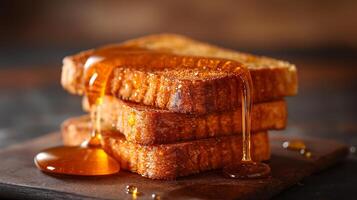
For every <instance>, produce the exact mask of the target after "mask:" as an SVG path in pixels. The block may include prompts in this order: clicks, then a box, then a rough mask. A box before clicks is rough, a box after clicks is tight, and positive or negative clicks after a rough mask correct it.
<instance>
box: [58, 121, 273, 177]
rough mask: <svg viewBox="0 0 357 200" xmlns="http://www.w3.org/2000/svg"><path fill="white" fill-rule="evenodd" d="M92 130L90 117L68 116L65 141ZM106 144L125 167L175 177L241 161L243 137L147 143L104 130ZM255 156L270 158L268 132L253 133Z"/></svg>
mask: <svg viewBox="0 0 357 200" xmlns="http://www.w3.org/2000/svg"><path fill="white" fill-rule="evenodd" d="M90 131H91V127H90V122H89V120H88V118H86V117H78V118H71V119H68V120H66V121H65V122H63V124H62V137H63V142H64V144H65V145H79V144H80V143H81V142H82V141H84V140H85V139H87V138H88V137H89V133H90ZM103 147H104V149H105V151H106V152H108V153H109V154H111V155H112V156H114V157H115V159H117V160H118V161H119V163H120V165H121V168H122V169H125V170H129V171H131V172H135V173H138V174H141V175H142V176H145V177H148V178H152V179H175V178H177V177H180V176H187V175H190V174H196V173H199V172H203V171H207V170H212V169H219V168H222V167H223V166H225V165H227V164H231V163H234V162H239V161H240V160H241V156H242V151H241V150H242V148H241V137H240V136H223V137H216V138H209V139H200V140H194V141H190V142H180V143H173V144H162V145H149V146H145V145H140V144H136V143H132V142H129V141H126V140H125V139H124V137H123V136H122V135H121V134H119V133H118V132H103ZM252 156H253V159H254V160H256V161H262V160H268V159H269V158H270V147H269V140H268V134H267V132H266V131H262V132H257V133H253V134H252Z"/></svg>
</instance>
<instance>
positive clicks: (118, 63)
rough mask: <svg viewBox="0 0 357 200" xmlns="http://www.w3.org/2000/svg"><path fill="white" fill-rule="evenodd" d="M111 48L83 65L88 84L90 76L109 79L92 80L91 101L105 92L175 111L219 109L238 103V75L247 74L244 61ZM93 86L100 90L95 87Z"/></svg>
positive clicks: (246, 78) (98, 53) (100, 52)
mask: <svg viewBox="0 0 357 200" xmlns="http://www.w3.org/2000/svg"><path fill="white" fill-rule="evenodd" d="M111 49H113V48H111ZM114 49H115V48H114ZM113 52H115V53H113ZM113 52H111V51H107V50H105V51H104V50H97V51H94V52H93V55H92V56H91V57H90V58H89V59H88V60H95V59H97V60H98V61H97V62H95V64H94V65H93V66H92V67H91V68H90V69H89V70H88V69H87V67H85V68H86V69H85V76H84V82H85V85H86V86H88V85H91V84H90V82H91V81H92V82H93V77H95V79H98V80H102V79H103V80H108V81H107V82H103V81H98V82H99V83H101V84H105V85H103V86H94V87H96V89H92V91H94V94H91V93H90V94H89V101H90V103H91V104H94V103H95V102H92V99H97V95H101V94H102V93H103V92H105V93H106V94H111V95H114V96H118V97H120V98H122V99H124V100H130V101H134V102H138V103H142V104H145V105H152V106H155V107H159V108H167V109H169V110H174V111H175V112H184V113H186V112H191V113H197V114H198V113H205V112H210V111H218V110H222V111H223V110H228V109H230V108H236V107H237V106H238V105H239V102H240V95H239V94H240V93H241V89H242V88H243V87H244V84H243V83H242V79H245V80H248V79H250V75H249V71H248V70H247V69H246V68H245V67H243V66H242V65H241V64H240V63H238V62H235V61H230V60H225V59H217V58H203V57H194V56H178V55H173V54H168V53H163V52H157V51H147V50H146V51H142V50H138V51H134V50H131V51H128V52H127V51H124V50H122V48H120V47H117V50H114V51H113ZM85 66H87V63H86V64H85ZM98 75H100V77H99V76H98ZM249 81H251V80H249ZM98 88H101V89H104V90H105V91H98ZM192 88H194V90H192ZM212 89H214V90H216V92H217V93H219V95H218V98H213V96H212V97H209V94H210V93H211V92H212V91H211V90H212ZM86 91H88V88H86ZM204 94H205V95H204ZM93 95H94V97H92V96H93ZM212 95H214V96H216V95H215V94H212ZM203 105H205V106H203ZM207 109H208V110H207Z"/></svg>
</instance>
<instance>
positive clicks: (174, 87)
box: [61, 35, 297, 113]
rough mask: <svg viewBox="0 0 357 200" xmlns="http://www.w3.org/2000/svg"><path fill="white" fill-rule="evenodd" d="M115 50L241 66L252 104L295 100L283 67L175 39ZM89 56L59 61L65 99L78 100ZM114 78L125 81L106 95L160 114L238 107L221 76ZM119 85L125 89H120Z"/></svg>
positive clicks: (293, 82) (292, 71) (235, 85)
mask: <svg viewBox="0 0 357 200" xmlns="http://www.w3.org/2000/svg"><path fill="white" fill-rule="evenodd" d="M120 45H122V46H137V47H140V48H145V49H150V50H159V51H165V52H168V53H173V54H177V55H185V56H203V57H216V58H224V59H230V60H234V61H238V62H241V63H243V64H244V65H245V66H247V67H248V69H249V70H250V73H251V76H252V80H253V85H254V88H253V99H254V101H255V102H262V101H271V100H275V99H280V98H282V97H284V96H289V95H295V94H296V92H297V73H296V68H295V66H294V65H291V64H289V63H287V62H283V61H278V60H274V59H270V58H266V57H257V56H252V55H250V54H243V53H239V52H235V51H231V50H226V49H222V48H219V47H215V46H212V45H208V44H205V43H202V42H198V41H194V40H191V39H189V38H186V37H183V36H179V35H154V36H147V37H143V38H139V39H135V40H130V41H128V42H125V43H123V44H120ZM93 52H94V51H93V50H88V51H84V52H81V53H79V54H76V55H74V56H69V57H66V58H64V60H63V69H62V79H61V83H62V85H63V87H64V88H66V89H67V90H68V91H70V92H71V93H74V94H79V95H82V94H83V65H84V63H85V61H86V60H87V58H88V57H89V56H91V55H92V54H93ZM116 73H118V74H120V77H124V79H125V80H120V81H119V80H117V79H115V78H114V79H113V80H112V83H111V85H112V88H111V94H112V95H115V96H118V97H120V98H122V99H126V100H130V101H134V102H138V103H141V104H145V105H150V106H155V107H157V108H161V109H167V110H171V111H174V112H181V113H208V112H216V111H225V110H230V109H233V108H236V107H237V106H238V105H239V103H240V98H239V95H240V92H241V89H240V88H241V84H240V81H237V79H236V78H234V77H229V76H223V77H220V78H218V79H209V77H207V79H206V80H204V81H202V80H199V81H193V80H188V81H173V80H170V79H166V78H165V76H161V75H157V74H151V75H150V76H149V74H146V73H143V72H140V71H139V72H132V71H128V72H126V73H124V72H123V71H117V72H116ZM114 77H115V76H114ZM133 77H139V78H140V83H141V85H140V87H133V86H134V85H135V78H133ZM123 82H125V83H126V84H122V83H123ZM128 86H131V87H128ZM178 88H180V91H178ZM178 94H179V95H178ZM178 97H179V98H178Z"/></svg>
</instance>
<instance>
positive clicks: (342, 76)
mask: <svg viewBox="0 0 357 200" xmlns="http://www.w3.org/2000/svg"><path fill="white" fill-rule="evenodd" d="M162 32H171V33H179V34H184V35H187V36H191V37H193V38H196V39H200V40H204V41H207V42H211V43H214V44H217V45H221V46H225V47H228V48H232V49H235V50H240V51H247V52H250V53H255V54H258V55H267V56H272V57H276V58H279V59H284V60H288V61H290V62H292V63H294V64H296V65H297V67H298V71H299V95H298V96H296V97H290V98H287V100H288V103H289V126H288V128H287V130H286V131H284V134H291V135H307V136H313V137H323V138H330V139H336V140H339V141H341V142H345V143H347V144H348V145H351V146H356V145H357V137H356V136H357V115H356V113H357V106H356V102H357V87H356V86H357V61H356V56H357V1H355V0H340V1H332V0H315V1H310V0H300V1H284V0H272V1H255V0H253V1H238V0H220V1H207V0H192V1H182V0H173V1H158V0H151V1H114V0H113V1H92V0H87V1H86V0H77V1H70V0H62V1H45V0H41V1H39V0H35V1H18V0H15V1H0V91H1V93H0V147H5V146H9V145H11V144H14V143H18V142H20V141H24V140H26V139H29V138H33V137H36V136H40V135H43V134H46V133H48V132H51V131H56V130H58V129H59V125H60V123H61V122H62V121H63V120H64V119H66V118H68V117H70V116H75V115H79V114H81V113H82V111H81V108H80V98H79V97H73V96H71V95H69V94H67V93H66V92H64V91H63V90H62V88H61V87H60V84H59V80H60V71H61V60H62V58H63V57H64V56H66V55H69V54H72V53H76V52H78V51H80V50H84V49H87V48H92V47H95V46H98V45H102V44H106V43H113V42H121V41H123V40H126V39H130V38H135V37H138V36H143V35H147V34H153V33H162ZM353 155H356V154H352V155H351V159H352V161H351V160H350V161H349V163H348V164H345V165H346V166H344V167H345V168H344V170H341V169H335V171H332V172H331V171H330V172H329V173H327V174H323V175H322V176H317V177H315V179H314V178H310V179H312V180H311V181H310V182H309V183H310V186H311V185H312V184H311V182H314V181H316V180H317V179H323V180H324V178H325V179H327V180H329V179H331V178H329V177H330V176H334V177H332V180H333V182H334V187H336V188H339V187H340V189H341V190H342V191H343V190H344V189H346V188H347V189H348V188H351V190H352V187H353V185H354V186H355V185H356V184H357V183H356V180H357V178H356V177H353V176H348V177H346V176H342V175H341V173H342V171H348V170H352V168H353V167H356V166H357V164H356V159H355V157H356V156H353ZM351 163H352V164H351ZM331 174H332V175H331ZM334 174H335V175H334ZM324 182H325V181H324ZM336 182H337V183H340V182H341V185H338V184H337V185H336ZM343 183H350V185H346V184H343ZM352 183H354V184H352ZM326 184H327V185H326ZM328 184H329V182H328V181H327V182H326V183H325V184H324V183H319V184H314V185H318V186H315V190H311V189H306V187H303V188H298V189H296V191H295V193H296V197H297V199H298V197H301V196H299V194H301V191H303V193H304V194H305V195H308V197H312V198H315V199H316V198H323V197H334V196H333V195H337V194H336V193H332V192H333V191H331V190H329V189H328V187H329V186H330V185H328ZM307 185H308V184H307ZM311 187H312V186H311ZM316 187H317V188H316ZM324 187H325V188H324ZM313 188H314V187H313ZM326 188H327V189H326ZM316 190H322V191H325V193H322V194H321V193H319V194H317V193H316V192H315V191H316ZM293 192H294V191H293ZM290 193H291V192H289V194H290ZM309 195H310V196H309ZM283 197H284V196H283Z"/></svg>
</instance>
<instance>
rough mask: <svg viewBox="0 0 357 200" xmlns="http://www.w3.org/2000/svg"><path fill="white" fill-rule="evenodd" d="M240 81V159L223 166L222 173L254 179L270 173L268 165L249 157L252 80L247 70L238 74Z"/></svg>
mask: <svg viewBox="0 0 357 200" xmlns="http://www.w3.org/2000/svg"><path fill="white" fill-rule="evenodd" d="M240 78H241V81H242V85H243V88H242V95H241V99H242V103H241V105H242V160H241V161H240V162H239V163H237V164H231V165H228V166H225V167H224V168H223V173H224V174H225V175H226V176H228V177H229V178H236V179H256V178H265V177H268V176H269V175H270V171H271V169H270V167H269V165H267V164H265V163H262V162H255V161H253V160H252V157H251V132H250V126H251V118H250V113H251V108H252V104H253V100H252V87H253V84H252V80H251V77H250V73H249V71H248V70H247V71H245V72H244V73H243V74H242V75H240Z"/></svg>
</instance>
